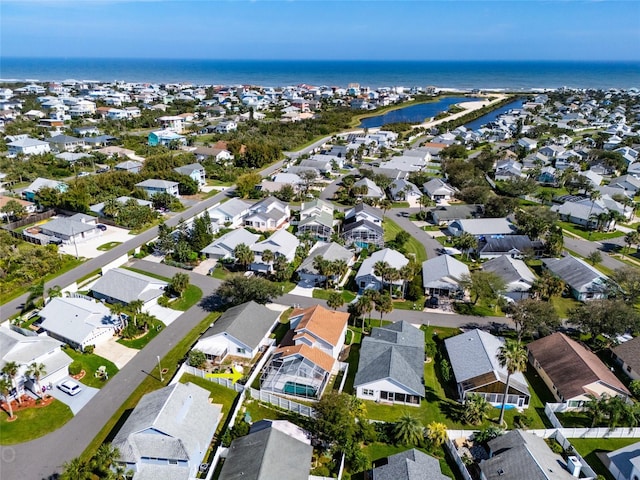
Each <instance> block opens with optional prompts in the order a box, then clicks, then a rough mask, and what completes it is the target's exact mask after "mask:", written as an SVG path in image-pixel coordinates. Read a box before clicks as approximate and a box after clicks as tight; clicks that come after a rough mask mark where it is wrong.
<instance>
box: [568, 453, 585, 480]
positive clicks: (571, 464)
mask: <svg viewBox="0 0 640 480" xmlns="http://www.w3.org/2000/svg"><path fill="white" fill-rule="evenodd" d="M581 469H582V463H580V460H578V457H576V456H575V455H569V456H568V457H567V470H569V473H571V475H573V476H574V477H576V478H579V477H580V470H581Z"/></svg>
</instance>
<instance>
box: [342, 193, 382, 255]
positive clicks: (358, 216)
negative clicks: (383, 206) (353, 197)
mask: <svg viewBox="0 0 640 480" xmlns="http://www.w3.org/2000/svg"><path fill="white" fill-rule="evenodd" d="M382 218H383V215H382V211H381V210H379V209H377V208H374V207H371V206H369V205H367V204H365V203H360V204H358V205H356V206H355V207H353V208H352V209H350V210H347V212H346V213H345V218H344V223H343V225H342V232H341V234H340V236H341V237H342V238H343V239H344V240H345V242H346V243H347V245H354V246H355V247H356V248H359V249H361V248H367V247H368V246H369V245H375V246H378V247H381V246H382V245H384V235H383V234H384V232H383V229H382Z"/></svg>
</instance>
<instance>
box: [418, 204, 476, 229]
mask: <svg viewBox="0 0 640 480" xmlns="http://www.w3.org/2000/svg"><path fill="white" fill-rule="evenodd" d="M483 212H484V205H480V204H469V205H439V206H437V207H435V208H433V209H431V210H430V211H429V216H430V217H431V221H432V222H433V223H434V224H436V225H448V224H449V223H451V222H453V221H454V220H460V219H462V218H479V217H481V216H482V214H483Z"/></svg>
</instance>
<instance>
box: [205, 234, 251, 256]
mask: <svg viewBox="0 0 640 480" xmlns="http://www.w3.org/2000/svg"><path fill="white" fill-rule="evenodd" d="M259 238H260V235H256V234H255V233H251V232H249V231H248V230H245V229H244V228H239V229H237V230H231V231H230V232H228V233H225V234H224V235H223V236H221V237H220V238H217V239H215V240H214V241H213V242H211V243H210V244H209V245H207V246H206V247H204V248H203V249H202V253H206V254H209V255H223V256H224V255H226V254H230V255H232V254H233V250H234V249H235V248H236V247H237V246H238V245H240V244H241V243H244V244H245V245H246V246H248V247H250V246H251V245H253V244H254V243H256V241H257V240H258V239H259Z"/></svg>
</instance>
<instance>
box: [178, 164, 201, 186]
mask: <svg viewBox="0 0 640 480" xmlns="http://www.w3.org/2000/svg"><path fill="white" fill-rule="evenodd" d="M174 170H175V171H176V172H178V173H179V174H181V175H186V176H187V177H189V178H191V179H192V180H193V181H195V182H196V183H197V184H198V189H200V188H202V187H204V186H205V185H206V184H207V179H206V172H205V169H204V167H203V166H202V165H200V164H199V163H190V164H189V165H183V166H181V167H176V168H174Z"/></svg>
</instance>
